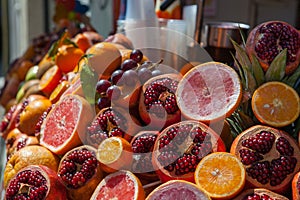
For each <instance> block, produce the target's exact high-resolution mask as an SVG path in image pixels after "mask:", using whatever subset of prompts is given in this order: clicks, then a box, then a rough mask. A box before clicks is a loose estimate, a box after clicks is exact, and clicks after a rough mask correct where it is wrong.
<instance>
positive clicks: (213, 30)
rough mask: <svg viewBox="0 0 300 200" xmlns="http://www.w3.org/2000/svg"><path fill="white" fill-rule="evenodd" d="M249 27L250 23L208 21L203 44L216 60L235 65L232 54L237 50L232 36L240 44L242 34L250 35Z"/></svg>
mask: <svg viewBox="0 0 300 200" xmlns="http://www.w3.org/2000/svg"><path fill="white" fill-rule="evenodd" d="M249 29H250V26H249V25H247V24H242V23H235V22H210V23H207V24H206V25H205V29H204V40H203V41H204V42H203V46H204V48H205V50H206V51H207V52H208V53H209V54H210V56H211V57H212V58H213V60H214V61H219V62H223V63H226V64H228V65H233V57H232V55H234V54H235V50H234V47H233V45H232V43H231V41H230V38H231V39H232V40H234V41H235V42H237V43H238V44H241V43H242V35H244V38H246V37H247V36H248V31H249ZM241 34H242V35H241Z"/></svg>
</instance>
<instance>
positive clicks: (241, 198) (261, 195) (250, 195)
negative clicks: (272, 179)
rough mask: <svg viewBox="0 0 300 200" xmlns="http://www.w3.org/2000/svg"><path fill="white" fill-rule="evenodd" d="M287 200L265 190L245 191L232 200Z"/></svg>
mask: <svg viewBox="0 0 300 200" xmlns="http://www.w3.org/2000/svg"><path fill="white" fill-rule="evenodd" d="M251 199H253V200H288V198H287V197H285V196H282V195H280V194H277V193H275V192H272V191H270V190H267V189H265V188H255V189H247V190H245V191H243V192H242V193H241V194H240V195H238V196H237V197H235V198H234V199H233V200H251Z"/></svg>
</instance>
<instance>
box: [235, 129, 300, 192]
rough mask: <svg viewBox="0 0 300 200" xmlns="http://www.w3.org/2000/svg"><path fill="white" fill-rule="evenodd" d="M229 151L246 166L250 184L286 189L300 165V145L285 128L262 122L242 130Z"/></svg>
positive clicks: (272, 189) (275, 189) (274, 189)
mask: <svg viewBox="0 0 300 200" xmlns="http://www.w3.org/2000/svg"><path fill="white" fill-rule="evenodd" d="M230 152H231V153H233V154H235V155H236V156H237V157H238V158H239V159H240V160H241V162H242V163H243V164H244V166H245V168H246V181H247V182H248V185H249V186H254V187H263V188H266V189H269V190H271V191H274V192H277V193H284V192H286V191H287V189H288V188H289V187H290V184H291V181H292V179H293V176H294V175H295V173H296V172H298V171H299V169H300V162H299V160H300V148H299V146H298V144H297V143H296V141H295V140H294V139H293V138H292V137H291V136H289V135H288V134H287V133H286V132H283V131H281V130H278V129H275V128H271V127H268V126H263V125H255V126H252V127H250V128H248V129H246V130H245V131H243V132H242V133H241V134H240V135H238V137H236V138H235V140H234V141H233V143H232V146H231V149H230Z"/></svg>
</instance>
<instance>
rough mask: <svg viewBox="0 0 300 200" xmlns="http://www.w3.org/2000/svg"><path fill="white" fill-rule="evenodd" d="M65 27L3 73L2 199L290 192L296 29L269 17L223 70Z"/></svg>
mask: <svg viewBox="0 0 300 200" xmlns="http://www.w3.org/2000/svg"><path fill="white" fill-rule="evenodd" d="M73 25H74V24H72V23H67V26H64V28H63V29H62V30H60V31H59V32H57V33H56V37H55V39H53V41H52V42H48V43H47V46H46V47H44V50H43V51H39V53H37V52H31V55H30V56H28V52H27V53H26V54H25V55H24V56H23V57H22V58H19V59H17V63H18V64H14V65H13V67H12V69H11V71H10V72H9V73H8V75H7V77H6V81H7V84H6V85H5V86H4V88H2V93H1V96H0V100H1V101H0V102H1V105H2V106H3V107H5V109H6V111H5V116H4V117H3V119H2V121H1V124H0V134H1V136H2V137H3V139H4V140H5V142H6V150H7V151H6V153H7V155H6V156H7V162H6V163H5V170H4V177H5V178H4V183H3V188H1V189H3V190H4V191H5V192H4V196H5V198H6V199H7V200H9V199H16V198H19V199H21V198H23V199H26V198H30V199H53V195H55V197H56V198H57V199H62V200H63V199H66V198H68V199H69V200H74V199H97V198H101V197H102V198H108V196H109V198H117V197H121V198H122V199H138V200H142V199H149V200H150V199H161V198H162V197H164V199H174V198H173V195H176V196H177V197H178V198H180V199H186V198H187V197H188V196H191V197H190V198H189V199H233V198H237V199H240V198H242V199H251V198H255V199H265V198H266V197H269V199H274V200H275V199H284V198H290V199H292V198H293V200H297V198H298V197H299V194H300V187H299V185H300V181H299V171H300V160H299V159H300V158H299V155H300V154H299V151H300V141H299V138H300V118H299V113H300V100H299V93H300V78H299V77H300V67H299V62H300V32H299V30H297V29H295V28H294V27H292V26H291V25H289V24H287V23H285V22H281V21H269V22H266V23H263V24H260V25H258V26H257V27H256V28H254V29H253V30H251V33H250V34H249V36H248V38H243V39H244V40H243V42H242V44H238V43H237V42H235V41H233V40H232V44H233V46H234V48H235V52H236V54H235V55H232V56H233V60H234V64H233V65H232V66H229V65H228V64H226V63H220V62H215V61H211V62H204V63H198V62H197V63H196V62H194V61H193V60H190V61H189V60H187V61H186V62H185V64H184V65H183V66H182V68H180V69H173V68H172V66H169V67H170V68H171V69H172V70H166V68H167V67H166V66H165V65H164V62H165V61H164V60H163V59H162V60H151V59H150V56H148V55H147V53H146V52H147V50H144V49H137V48H135V47H134V44H132V43H131V41H130V40H129V39H128V38H127V37H126V35H123V34H120V33H118V34H115V35H112V36H110V37H108V38H103V37H102V36H101V35H99V34H98V33H97V32H96V31H95V30H93V29H92V27H89V24H88V25H87V26H86V28H80V29H76V31H75V32H73V31H74V30H72V31H70V30H69V29H71V27H73V28H74V26H73ZM30 48H31V47H30ZM41 52H43V53H41ZM38 56H39V57H38ZM175 56H176V55H175ZM37 57H38V58H37ZM25 86H26V87H25ZM265 87H267V88H268V89H267V91H269V93H268V95H265V96H263V98H264V99H263V101H259V96H260V95H263V94H264V93H267V92H264V88H265ZM261 93H263V94H261ZM277 93H282V94H288V95H285V96H286V97H285V96H284V95H283V96H282V95H281V96H280V95H278V96H276V95H277ZM291 94H292V95H291ZM260 102H264V103H263V105H261V103H260ZM289 106H292V107H289ZM267 112H268V113H267ZM286 112H288V113H286ZM286 116H288V117H286ZM229 135H230V136H229ZM29 141H30V142H29ZM226 151H227V152H226ZM43 152H44V153H43ZM26 158H27V159H26ZM22 159H25V160H22ZM15 161H16V162H15ZM17 161H18V162H21V163H17ZM49 168H51V169H49ZM233 176H234V177H236V179H232V177H233ZM36 180H39V181H36ZM210 180H212V181H210ZM214 181H216V182H215V184H214ZM208 182H210V184H208ZM223 184H224V185H226V184H228V185H226V187H225V186H224V187H222V185H223ZM214 187H215V188H214ZM215 189H218V191H216V190H215ZM233 189H235V190H233ZM180 193H181V194H182V193H187V196H180V195H179V196H178V194H180ZM104 195H107V196H106V197H103V196H104ZM297 195H298V196H297ZM66 196H67V197H66Z"/></svg>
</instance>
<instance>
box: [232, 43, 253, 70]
mask: <svg viewBox="0 0 300 200" xmlns="http://www.w3.org/2000/svg"><path fill="white" fill-rule="evenodd" d="M230 40H231V42H232V44H233V47H234V49H235V52H236V58H237V60H238V61H239V63H240V64H241V65H242V66H244V67H246V68H247V69H248V71H250V72H251V73H252V65H251V62H250V59H249V57H248V55H247V53H246V51H245V49H244V48H242V47H241V46H240V45H239V44H238V43H236V42H235V41H234V40H232V39H231V38H230Z"/></svg>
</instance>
